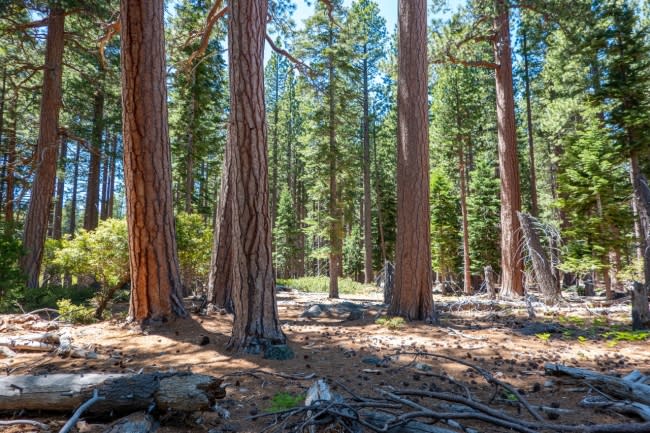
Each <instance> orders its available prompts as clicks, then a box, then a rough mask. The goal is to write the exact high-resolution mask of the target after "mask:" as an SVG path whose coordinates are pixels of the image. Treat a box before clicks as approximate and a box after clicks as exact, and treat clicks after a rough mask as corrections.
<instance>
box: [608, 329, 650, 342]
mask: <svg viewBox="0 0 650 433" xmlns="http://www.w3.org/2000/svg"><path fill="white" fill-rule="evenodd" d="M603 337H605V338H608V339H610V340H611V341H614V342H619V341H645V340H647V339H648V338H650V331H610V332H605V333H604V334H603Z"/></svg>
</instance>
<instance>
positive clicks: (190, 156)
mask: <svg viewBox="0 0 650 433" xmlns="http://www.w3.org/2000/svg"><path fill="white" fill-rule="evenodd" d="M191 83H192V85H191V92H192V101H191V103H190V118H189V121H188V125H187V154H186V155H185V185H184V189H185V194H184V196H185V197H184V201H185V212H187V213H192V208H193V207H192V196H193V195H194V130H195V126H196V125H195V123H196V120H195V118H196V107H197V102H198V101H197V100H196V93H195V92H196V89H195V84H196V71H195V70H192V80H191Z"/></svg>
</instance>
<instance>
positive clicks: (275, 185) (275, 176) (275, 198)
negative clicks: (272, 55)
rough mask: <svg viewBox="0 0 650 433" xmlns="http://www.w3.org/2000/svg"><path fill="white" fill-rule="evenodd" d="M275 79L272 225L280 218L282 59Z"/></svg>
mask: <svg viewBox="0 0 650 433" xmlns="http://www.w3.org/2000/svg"><path fill="white" fill-rule="evenodd" d="M276 59H277V61H276V63H275V70H274V72H275V76H274V77H273V81H274V83H273V141H272V142H271V224H272V225H273V227H275V220H276V218H277V216H278V151H279V149H278V132H279V129H280V123H279V122H280V119H279V117H280V57H276Z"/></svg>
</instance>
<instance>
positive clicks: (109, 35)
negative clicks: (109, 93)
mask: <svg viewBox="0 0 650 433" xmlns="http://www.w3.org/2000/svg"><path fill="white" fill-rule="evenodd" d="M105 30H106V33H104V36H102V37H101V38H99V41H98V42H97V46H98V48H99V64H100V65H101V67H102V69H106V57H105V56H104V49H105V48H106V44H108V43H109V42H110V40H111V39H113V36H115V35H116V34H118V33H119V32H120V31H121V30H122V25H121V24H120V18H119V17H118V18H117V19H116V20H115V21H113V22H112V23H109V24H107V25H106V27H105Z"/></svg>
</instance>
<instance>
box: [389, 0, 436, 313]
mask: <svg viewBox="0 0 650 433" xmlns="http://www.w3.org/2000/svg"><path fill="white" fill-rule="evenodd" d="M398 15H399V17H398V21H399V38H398V39H399V42H398V73H397V117H398V122H397V246H396V248H397V251H396V263H395V290H394V292H393V298H392V300H391V304H390V308H389V312H390V314H393V315H398V316H403V317H406V318H407V319H409V320H424V319H429V318H431V317H432V314H433V301H432V296H431V283H432V281H431V277H432V274H431V247H430V242H429V239H430V234H429V230H430V227H429V226H430V213H429V127H428V111H429V105H428V101H427V96H428V91H427V70H428V59H427V2H426V0H399V6H398Z"/></svg>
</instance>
